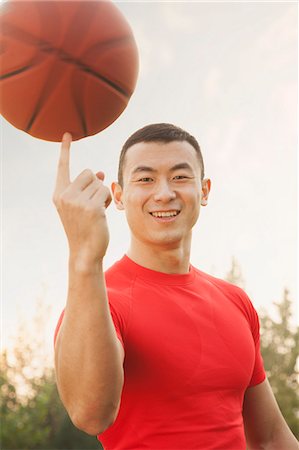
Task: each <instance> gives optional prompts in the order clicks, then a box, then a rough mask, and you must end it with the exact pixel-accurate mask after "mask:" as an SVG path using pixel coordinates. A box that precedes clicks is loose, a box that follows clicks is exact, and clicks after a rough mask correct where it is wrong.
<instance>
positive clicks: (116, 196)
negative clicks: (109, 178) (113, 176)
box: [111, 181, 124, 210]
mask: <svg viewBox="0 0 299 450" xmlns="http://www.w3.org/2000/svg"><path fill="white" fill-rule="evenodd" d="M111 191H112V195H113V200H114V203H115V205H116V207H117V209H120V210H123V209H124V205H123V203H122V193H123V190H122V187H121V185H120V184H118V183H116V182H115V181H114V182H113V183H112V184H111Z"/></svg>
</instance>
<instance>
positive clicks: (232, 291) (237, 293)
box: [194, 268, 251, 305]
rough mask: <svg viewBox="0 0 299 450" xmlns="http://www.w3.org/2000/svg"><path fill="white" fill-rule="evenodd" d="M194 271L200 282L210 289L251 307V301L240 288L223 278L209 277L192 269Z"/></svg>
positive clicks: (205, 273) (200, 271)
mask: <svg viewBox="0 0 299 450" xmlns="http://www.w3.org/2000/svg"><path fill="white" fill-rule="evenodd" d="M194 270H195V272H196V274H197V276H198V278H199V279H201V280H202V282H204V283H206V284H207V285H209V286H210V287H211V289H214V290H217V291H219V292H221V293H222V294H224V295H225V296H227V297H230V298H233V299H235V300H237V301H241V302H242V303H245V304H246V305H251V300H250V299H249V297H248V295H247V293H246V292H245V291H244V289H243V288H241V287H240V286H238V285H236V284H233V283H231V282H229V281H227V280H224V279H223V278H218V277H216V276H214V275H210V274H209V273H207V272H203V271H202V270H199V269H197V268H194Z"/></svg>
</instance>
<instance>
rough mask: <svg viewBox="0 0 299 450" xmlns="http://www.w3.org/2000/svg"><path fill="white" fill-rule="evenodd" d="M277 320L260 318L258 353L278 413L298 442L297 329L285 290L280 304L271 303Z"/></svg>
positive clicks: (266, 316)
mask: <svg viewBox="0 0 299 450" xmlns="http://www.w3.org/2000/svg"><path fill="white" fill-rule="evenodd" d="M274 305H275V307H276V309H277V312H278V319H277V320H273V319H272V318H271V317H270V316H269V315H268V314H267V313H265V312H263V313H261V315H260V321H261V352H262V356H263V360H264V365H265V369H266V372H267V376H268V379H269V382H270V384H271V387H272V390H273V392H274V394H275V397H276V400H277V402H278V405H279V407H280V410H281V412H282V414H283V416H284V418H285V420H286V422H287V424H288V425H289V427H290V429H291V430H292V432H293V433H294V435H295V436H296V438H297V439H298V438H299V394H298V344H299V327H296V326H295V325H292V324H291V318H292V302H291V300H290V299H289V291H288V290H287V289H285V290H284V293H283V298H282V301H281V302H279V303H274Z"/></svg>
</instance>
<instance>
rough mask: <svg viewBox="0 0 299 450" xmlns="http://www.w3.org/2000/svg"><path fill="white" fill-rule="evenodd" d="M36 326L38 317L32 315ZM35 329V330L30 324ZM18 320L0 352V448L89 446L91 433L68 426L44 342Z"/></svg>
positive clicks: (50, 449)
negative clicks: (7, 347)
mask: <svg viewBox="0 0 299 450" xmlns="http://www.w3.org/2000/svg"><path fill="white" fill-rule="evenodd" d="M37 322H38V324H39V328H40V326H41V324H42V323H44V319H43V317H39V318H38V321H37ZM35 331H36V330H35ZM34 336H35V337H32V336H30V333H29V331H28V330H27V329H26V328H25V327H22V326H20V330H19V335H18V336H17V340H16V345H15V348H14V349H13V351H11V352H9V354H8V352H7V351H3V352H2V354H1V355H0V364H1V366H0V393H1V403H0V423H1V429H0V431H1V433H0V437H1V439H0V448H1V449H2V450H21V449H22V450H37V449H38V450H58V449H64V450H66V449H68V450H69V449H70V450H71V449H77V450H89V449H98V450H100V449H101V448H102V447H101V445H100V443H99V442H98V441H97V439H96V437H93V436H88V435H87V434H85V433H83V432H81V431H79V430H78V429H76V428H75V427H74V425H73V424H72V422H71V421H70V419H69V417H68V415H67V413H66V411H65V409H64V407H63V406H62V403H61V401H60V399H59V396H58V392H57V389H56V384H55V375H54V369H53V367H51V366H50V367H49V365H48V363H47V361H46V358H45V355H44V353H45V352H44V343H43V342H42V341H41V340H40V339H39V338H38V337H37V336H39V337H40V336H41V334H40V333H39V334H38V333H35V334H34Z"/></svg>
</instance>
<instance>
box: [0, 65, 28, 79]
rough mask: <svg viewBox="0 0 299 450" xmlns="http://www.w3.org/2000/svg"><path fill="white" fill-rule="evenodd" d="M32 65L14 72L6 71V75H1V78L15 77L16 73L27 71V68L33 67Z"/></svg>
mask: <svg viewBox="0 0 299 450" xmlns="http://www.w3.org/2000/svg"><path fill="white" fill-rule="evenodd" d="M31 67H32V66H31V65H29V66H24V67H22V68H21V69H18V70H14V71H13V72H9V73H6V74H4V75H0V80H5V78H10V77H13V76H14V75H19V74H20V73H23V72H26V70H29V69H31Z"/></svg>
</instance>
